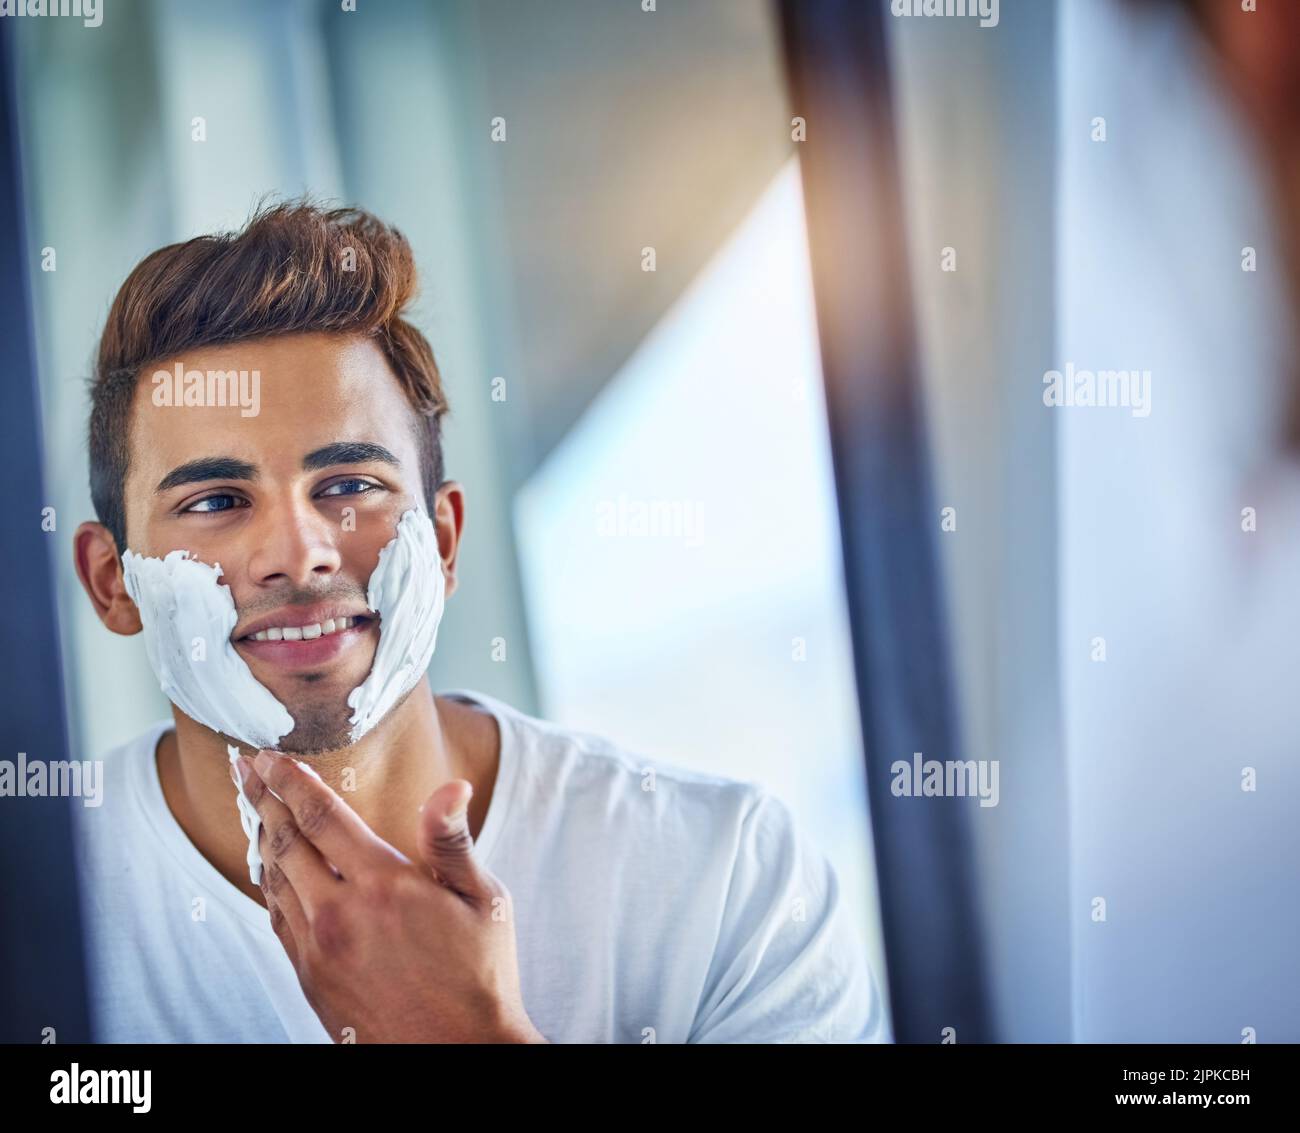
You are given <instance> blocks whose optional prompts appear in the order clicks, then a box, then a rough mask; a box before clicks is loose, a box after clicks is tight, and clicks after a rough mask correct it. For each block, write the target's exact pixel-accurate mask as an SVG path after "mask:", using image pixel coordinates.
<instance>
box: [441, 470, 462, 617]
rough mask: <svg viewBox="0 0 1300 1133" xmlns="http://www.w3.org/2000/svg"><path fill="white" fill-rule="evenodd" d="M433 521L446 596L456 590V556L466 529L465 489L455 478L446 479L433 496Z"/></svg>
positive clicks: (449, 595)
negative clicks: (436, 532) (436, 531)
mask: <svg viewBox="0 0 1300 1133" xmlns="http://www.w3.org/2000/svg"><path fill="white" fill-rule="evenodd" d="M433 523H434V526H435V527H436V528H437V530H438V553H439V554H441V555H442V573H443V575H444V577H445V578H446V580H447V593H446V596H447V597H448V598H450V597H451V596H452V595H453V594H454V593H455V592H456V557H457V555H458V554H459V553H460V538H461V535H462V533H463V532H464V530H465V489H464V488H462V487H461V486H460V484H459V483H458V482H457V481H455V480H444V481H443V484H442V487H440V488H439V489H438V492H437V494H436V495H435V496H434V498H433Z"/></svg>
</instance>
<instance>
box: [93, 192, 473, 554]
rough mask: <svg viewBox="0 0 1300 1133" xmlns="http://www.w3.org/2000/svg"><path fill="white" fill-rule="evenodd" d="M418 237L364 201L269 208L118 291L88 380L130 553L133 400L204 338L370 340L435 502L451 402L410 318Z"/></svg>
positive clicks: (99, 474)
mask: <svg viewBox="0 0 1300 1133" xmlns="http://www.w3.org/2000/svg"><path fill="white" fill-rule="evenodd" d="M416 282H417V281H416V271H415V260H414V257H413V256H412V254H411V246H410V244H409V243H408V242H407V240H406V237H404V236H403V235H402V234H401V233H400V232H399V231H397V229H395V228H393V227H392V226H390V225H387V224H385V223H384V222H383V221H381V220H379V219H378V218H377V217H375V216H373V215H371V214H370V213H368V212H364V211H362V210H361V209H354V208H340V209H324V208H321V207H319V206H317V205H314V204H312V203H310V202H307V201H292V202H288V203H283V204H278V205H269V206H263V207H261V208H259V209H257V210H256V211H255V212H254V213H253V215H252V216H251V217H250V218H249V221H248V223H247V224H246V225H245V226H244V228H243V229H242V230H241V231H239V232H236V233H230V232H225V233H218V234H215V235H211V236H199V237H197V238H195V239H193V240H187V241H185V242H184V243H182V244H170V245H168V246H167V247H165V248H160V249H158V251H156V252H153V253H152V254H150V255H149V256H146V257H145V258H144V259H143V260H142V261H141V262H140V263H139V264H138V265H137V266H136V268H135V270H134V271H133V272H131V274H130V275H129V276H128V277H127V279H126V282H125V283H123V284H122V287H121V289H120V290H119V291H118V293H117V297H116V298H115V299H114V300H113V306H112V308H111V309H110V311H109V313H108V321H107V323H106V325H105V327H104V334H103V337H102V338H101V339H100V343H99V356H98V359H97V361H96V365H95V375H94V379H93V383H92V389H91V410H90V496H91V499H92V501H93V502H94V505H95V513H96V515H97V516H98V517H99V521H100V522H101V523H102V524H104V526H105V527H107V528H108V529H109V531H110V532H112V535H113V538H114V539H115V540H116V541H117V550H118V553H119V554H121V553H122V552H123V551H124V550H125V549H126V546H127V543H126V506H125V501H124V496H125V489H126V474H127V468H128V466H129V464H130V459H131V453H130V446H129V444H128V440H129V436H130V423H131V405H132V401H133V398H134V395H135V387H136V381H137V379H138V378H139V376H140V373H141V371H142V370H143V369H144V368H145V367H146V366H148V365H150V364H151V363H158V362H162V361H165V360H167V359H169V358H174V357H175V356H176V355H178V354H180V353H182V352H184V351H186V350H194V349H197V348H198V347H202V346H216V345H221V344H225V343H232V342H242V341H246V340H249V339H256V338H266V337H269V336H271V335H280V334H305V333H310V332H326V333H337V334H359V335H365V336H369V337H372V338H373V339H374V341H375V342H376V343H377V344H378V346H379V347H380V349H381V350H382V351H383V353H384V357H385V358H386V359H387V360H388V363H389V365H390V366H391V367H392V369H393V373H394V374H395V375H396V376H397V380H398V383H399V384H400V385H401V387H402V390H403V392H404V393H405V394H406V398H407V401H408V402H410V404H411V407H412V409H414V410H415V413H416V414H417V428H418V437H419V441H420V464H421V476H422V479H423V483H424V495H425V502H426V507H427V508H430V509H431V508H432V507H433V496H434V493H435V492H436V491H437V489H438V487H439V486H440V485H441V483H442V477H443V459H442V438H441V418H442V416H443V415H444V414H445V413H447V412H448V411H449V407H448V405H447V400H446V397H445V396H444V394H443V389H442V378H441V375H440V374H439V373H438V364H437V362H436V361H435V360H434V357H433V350H432V348H431V347H430V346H429V343H428V340H427V339H426V338H425V337H424V335H422V334H421V333H420V332H419V331H418V330H416V329H415V327H414V326H412V325H411V324H410V323H409V322H407V321H406V320H405V319H404V318H403V317H402V315H403V312H404V310H405V309H406V306H407V304H408V303H409V302H410V301H411V299H412V298H413V297H414V295H415V290H416Z"/></svg>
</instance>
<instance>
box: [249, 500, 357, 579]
mask: <svg viewBox="0 0 1300 1133" xmlns="http://www.w3.org/2000/svg"><path fill="white" fill-rule="evenodd" d="M248 534H249V537H250V539H251V540H252V547H253V551H252V554H251V555H250V556H249V560H248V571H249V577H250V580H251V581H252V583H253V584H254V585H255V586H283V585H284V584H285V583H289V584H291V585H293V586H295V587H311V586H313V585H316V586H319V585H320V583H321V581H322V580H324V579H326V578H328V577H329V576H330V575H332V574H335V573H336V572H337V571H338V570H339V568H340V566H341V565H342V561H343V560H342V556H341V555H340V554H339V551H338V548H337V546H336V539H337V538H338V531H337V530H336V525H335V524H333V523H331V521H330V520H329V519H328V518H327V517H326V516H324V515H322V514H321V513H320V511H318V510H317V509H316V508H313V507H311V506H310V504H309V503H308V502H307V501H298V500H295V499H291V498H290V499H284V500H282V501H280V502H279V503H277V504H269V503H265V502H264V503H263V506H262V507H261V508H260V509H259V515H258V522H257V523H255V524H253V525H252V526H251V527H250V528H249V531H248Z"/></svg>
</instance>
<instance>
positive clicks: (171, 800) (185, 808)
mask: <svg viewBox="0 0 1300 1133" xmlns="http://www.w3.org/2000/svg"><path fill="white" fill-rule="evenodd" d="M172 715H173V717H174V718H175V721H176V730H175V731H174V732H167V733H166V734H165V735H164V736H163V738H162V740H161V741H160V742H159V744H158V750H157V760H158V776H159V780H160V782H161V783H162V789H163V796H164V798H165V799H166V800H167V805H168V807H169V808H170V809H171V812H172V814H174V815H175V816H176V820H177V822H179V823H180V825H181V828H182V829H183V830H184V831H185V833H186V834H187V835H188V836H189V839H190V841H191V842H193V843H194V845H195V847H196V848H197V849H198V850H199V852H200V853H202V854H203V856H204V857H205V858H207V859H208V861H209V862H211V863H212V865H213V866H214V867H215V868H216V869H217V870H218V871H219V872H220V873H221V875H222V876H223V877H225V878H226V880H228V881H229V882H231V884H233V885H235V886H236V887H238V888H239V889H240V890H242V891H243V892H244V893H247V894H248V895H249V896H250V897H252V898H253V899H254V900H255V901H257V902H258V903H259V904H264V903H265V902H264V901H263V900H262V893H261V890H260V889H259V888H258V886H256V885H254V884H253V883H252V881H251V880H250V879H249V876H248V865H247V862H246V855H247V853H248V839H247V838H245V836H244V831H243V828H242V827H241V826H240V823H239V812H238V810H237V808H236V805H235V786H234V784H233V783H232V782H231V780H230V757H229V755H228V754H227V752H226V743H227V741H226V739H225V737H223V736H221V735H219V734H218V733H216V732H214V731H212V730H211V729H209V728H205V727H204V726H203V725H201V724H198V723H196V722H195V721H194V720H191V719H190V718H189V717H188V716H186V715H185V714H184V713H182V712H180V711H179V710H178V709H176V708H174V707H173V709H172ZM240 751H241V753H242V754H244V755H250V756H251V755H252V754H254V753H253V751H252V750H251V749H249V748H248V747H247V746H246V745H240ZM499 752H500V739H499V736H498V735H497V729H496V727H495V723H494V721H493V719H492V717H491V716H490V715H489V714H487V713H483V712H478V711H476V710H474V709H473V708H470V707H469V706H468V705H463V704H458V703H455V702H453V701H449V700H447V699H445V698H435V697H434V695H433V693H432V691H431V690H430V688H429V684H428V681H427V680H423V681H421V682H420V683H419V684H418V685H416V687H415V689H414V690H413V691H412V692H411V694H410V695H409V696H408V697H407V698H406V699H405V700H404V701H403V702H402V703H401V704H400V705H399V706H398V707H397V708H396V709H394V710H393V711H392V712H391V713H390V714H389V715H388V717H387V718H386V719H385V720H384V721H383V722H382V723H381V724H380V725H379V726H378V727H376V728H375V729H374V730H373V731H371V732H370V733H369V734H368V735H366V736H365V737H363V738H362V739H361V740H360V741H359V742H358V743H355V744H352V745H351V746H349V747H345V748H340V749H339V750H337V751H331V752H324V753H322V754H320V755H311V756H300V757H296V758H301V759H302V760H303V761H304V762H306V763H308V764H310V765H311V767H312V769H313V770H315V771H316V773H317V774H319V775H320V777H321V778H322V779H323V780H324V781H325V782H326V783H327V784H328V785H329V786H330V787H332V788H333V789H334V790H335V791H336V792H338V794H339V797H340V798H342V799H343V801H344V802H346V803H347V804H348V805H349V806H350V807H351V808H352V809H353V810H354V811H356V812H357V814H358V815H360V817H361V819H362V821H364V822H365V823H366V825H367V826H369V827H370V828H371V829H372V830H373V831H374V832H375V833H376V834H377V835H378V836H379V837H380V838H382V839H383V840H384V841H385V842H387V843H389V845H391V846H393V847H394V848H395V849H396V850H398V851H400V852H401V853H402V854H404V855H405V856H406V857H407V858H409V859H410V860H411V861H418V860H419V856H418V852H417V850H416V824H417V820H418V817H419V816H418V813H417V808H418V807H419V806H420V804H421V803H423V802H424V801H425V800H426V799H427V798H428V797H429V796H430V795H431V794H432V793H433V792H434V791H435V790H436V789H437V788H438V787H439V786H441V785H442V784H443V783H445V782H447V781H448V780H449V779H468V780H469V782H470V783H471V784H472V785H473V787H474V795H473V798H472V799H471V800H470V808H469V827H470V834H471V835H473V837H475V838H477V837H478V834H479V831H480V830H481V829H482V825H483V819H484V817H485V816H486V814H487V808H488V803H489V802H490V801H491V794H492V787H493V785H494V783H495V780H496V769H497V763H498V759H499Z"/></svg>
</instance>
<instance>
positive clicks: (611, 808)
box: [457, 692, 779, 838]
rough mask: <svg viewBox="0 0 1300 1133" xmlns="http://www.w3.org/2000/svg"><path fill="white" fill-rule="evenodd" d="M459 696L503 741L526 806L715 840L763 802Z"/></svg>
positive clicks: (588, 736)
mask: <svg viewBox="0 0 1300 1133" xmlns="http://www.w3.org/2000/svg"><path fill="white" fill-rule="evenodd" d="M457 695H462V694H460V693H458V694H457ZM465 695H472V696H473V697H474V698H476V699H477V700H479V701H480V703H482V704H483V705H484V706H485V707H487V708H489V709H491V710H492V711H493V712H494V714H495V715H497V717H498V719H499V720H500V722H501V726H502V744H503V745H505V744H507V743H509V744H511V746H512V751H513V754H514V757H515V767H514V769H513V771H514V774H515V776H516V778H517V780H518V782H517V783H516V794H517V796H519V797H523V798H526V800H527V802H528V805H529V806H530V807H531V808H533V809H537V810H554V809H556V808H561V807H562V808H563V809H564V810H565V811H566V812H567V813H568V814H569V815H570V816H572V815H573V814H575V813H578V814H586V815H589V816H591V817H597V816H598V817H600V818H601V819H602V820H603V821H604V822H605V823H607V824H620V823H631V824H632V826H633V828H635V827H636V826H637V825H638V824H639V823H648V824H651V825H653V826H655V827H656V828H657V829H658V831H659V833H660V834H661V835H671V834H672V833H673V832H674V831H680V832H681V833H689V832H691V831H696V832H698V833H699V834H700V835H706V834H707V835H708V836H709V837H710V838H715V837H717V836H719V835H725V834H727V833H728V832H730V834H731V835H732V836H733V837H734V836H736V835H738V833H739V830H740V827H741V825H742V824H743V822H744V820H745V818H746V816H747V815H748V813H749V812H750V811H751V810H753V809H754V808H755V807H757V806H758V805H759V802H760V800H761V799H763V798H766V797H770V796H767V793H766V791H765V790H764V789H763V788H762V787H760V786H759V785H758V784H757V783H754V782H750V781H747V780H739V779H732V778H727V777H725V776H719V775H712V774H709V773H707V772H702V771H697V770H694V769H691V768H688V767H685V766H682V765H681V764H678V763H674V762H671V761H667V760H664V759H660V758H658V757H655V756H651V755H648V754H646V753H644V752H640V751H637V750H635V749H631V748H628V747H625V746H623V745H621V744H619V743H616V742H615V741H614V740H612V739H610V738H609V737H606V736H604V735H600V734H598V733H595V732H589V731H584V730H582V729H578V728H572V727H566V726H564V725H561V724H557V723H555V722H553V721H550V720H546V719H543V718H541V717H538V716H532V715H529V714H528V713H526V712H524V711H522V710H520V709H518V708H515V707H513V706H512V705H509V704H507V703H506V702H504V701H500V700H496V699H495V698H492V697H489V696H486V695H485V694H482V693H477V692H476V693H472V694H465ZM778 805H779V804H778Z"/></svg>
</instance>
